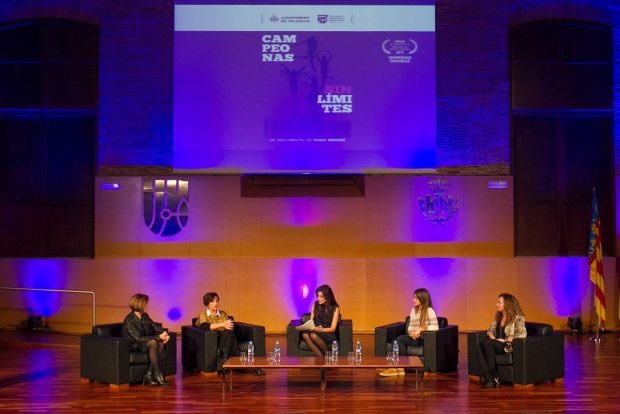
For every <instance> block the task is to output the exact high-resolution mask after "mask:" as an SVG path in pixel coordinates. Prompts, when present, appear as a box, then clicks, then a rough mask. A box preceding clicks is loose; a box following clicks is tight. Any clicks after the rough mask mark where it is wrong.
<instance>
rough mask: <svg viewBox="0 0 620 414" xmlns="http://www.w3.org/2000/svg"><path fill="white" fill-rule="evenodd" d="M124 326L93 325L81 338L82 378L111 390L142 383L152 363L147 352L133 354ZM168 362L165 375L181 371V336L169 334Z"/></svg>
mask: <svg viewBox="0 0 620 414" xmlns="http://www.w3.org/2000/svg"><path fill="white" fill-rule="evenodd" d="M122 329H123V324H122V323H112V324H107V325H96V326H93V329H92V333H91V334H87V335H82V336H81V337H80V377H81V378H82V379H83V381H85V382H86V381H88V382H90V381H99V382H104V383H107V384H110V388H118V387H120V386H122V385H129V383H132V382H140V381H142V377H143V376H144V374H145V373H146V371H147V369H148V366H149V360H148V356H147V354H146V353H145V352H140V351H133V352H129V341H128V340H127V339H124V338H122V337H121V331H122ZM169 334H170V340H169V341H168V342H167V343H166V348H165V349H166V353H165V358H166V359H165V361H163V363H162V364H161V370H162V373H163V375H164V376H169V375H175V374H176V372H177V342H176V340H177V335H176V333H175V332H169Z"/></svg>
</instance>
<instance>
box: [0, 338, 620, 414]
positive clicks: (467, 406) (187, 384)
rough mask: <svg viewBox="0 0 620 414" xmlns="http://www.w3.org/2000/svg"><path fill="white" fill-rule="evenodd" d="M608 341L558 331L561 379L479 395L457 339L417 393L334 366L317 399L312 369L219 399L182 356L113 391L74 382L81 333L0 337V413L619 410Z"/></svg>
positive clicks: (410, 385)
mask: <svg viewBox="0 0 620 414" xmlns="http://www.w3.org/2000/svg"><path fill="white" fill-rule="evenodd" d="M354 338H355V340H357V339H360V340H361V341H362V344H363V351H364V352H365V353H368V352H372V350H373V336H372V335H369V334H363V335H362V334H354ZM606 338H607V341H606V342H604V343H602V344H600V345H596V344H593V343H592V342H590V341H589V335H588V334H582V335H577V336H570V335H566V337H565V359H566V373H565V378H564V381H557V382H556V383H549V382H548V383H543V384H538V385H535V386H534V387H531V388H525V389H524V388H514V387H512V386H511V385H506V384H502V385H501V386H500V387H499V388H495V389H483V388H481V387H480V385H478V384H477V383H475V382H472V381H471V380H470V379H469V377H468V375H467V340H466V339H467V338H466V334H464V333H462V334H460V335H459V349H460V352H459V367H458V371H457V372H453V373H449V374H428V373H427V374H425V376H424V393H423V395H420V393H418V392H416V390H415V378H414V375H413V374H407V375H406V376H404V377H403V376H399V377H391V378H383V377H380V376H379V375H377V372H376V371H374V370H351V369H335V370H333V371H330V372H329V375H328V383H327V389H326V394H325V399H324V400H323V401H322V400H321V391H320V387H319V384H320V374H319V371H318V370H317V372H311V370H295V369H290V370H284V369H283V370H269V371H266V372H265V373H264V374H263V375H260V376H257V375H255V374H254V373H252V372H235V374H234V375H235V386H234V390H233V392H232V394H229V393H226V398H224V399H223V398H222V397H223V394H222V391H223V389H222V378H221V376H220V375H216V374H209V375H200V374H194V373H186V372H183V371H182V368H181V355H180V353H179V354H178V355H177V356H178V363H177V375H176V377H175V378H174V381H173V383H172V384H171V385H170V386H167V387H150V386H142V385H131V386H130V387H129V389H125V390H118V391H112V390H110V389H109V387H108V386H107V385H105V384H99V383H90V384H89V383H81V382H80V377H79V357H80V348H79V336H72V335H58V334H36V335H35V334H30V335H28V334H23V333H18V332H14V331H3V332H2V339H1V340H0V363H1V364H2V367H3V369H2V370H0V412H11V413H15V412H54V413H59V412H62V413H85V412H106V413H121V412H122V413H139V412H149V413H154V412H162V413H173V412H177V413H205V412H217V413H221V412H234V413H240V412H253V413H254V412H280V413H292V412H295V413H302V412H308V413H322V412H342V413H346V412H366V413H369V412H388V411H392V412H413V411H416V412H417V411H421V410H422V411H424V412H476V413H483V412H488V413H496V412H500V411H501V412H503V413H506V412H521V413H522V412H529V413H541V412H545V413H546V412H566V411H575V412H589V411H591V412H617V410H618V408H617V407H618V404H619V403H620V397H619V396H618V394H617V390H618V389H619V386H620V380H619V379H618V372H620V342H619V338H620V335H618V334H617V333H607V334H606ZM276 340H279V341H280V343H281V344H285V343H286V338H285V336H284V335H268V336H267V349H268V350H269V349H272V348H273V344H274V342H275V341H276ZM180 345H181V344H180V339H179V343H178V346H179V349H180ZM283 352H286V349H283Z"/></svg>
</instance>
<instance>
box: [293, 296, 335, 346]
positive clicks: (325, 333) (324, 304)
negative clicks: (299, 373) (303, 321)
mask: <svg viewBox="0 0 620 414" xmlns="http://www.w3.org/2000/svg"><path fill="white" fill-rule="evenodd" d="M316 299H317V300H316V302H314V306H313V307H312V313H311V315H310V319H312V321H313V322H314V328H313V329H312V331H310V332H309V333H308V332H304V333H303V334H302V338H303V339H304V341H306V343H307V344H308V346H309V347H310V349H311V350H312V352H314V353H315V354H316V355H317V356H323V355H324V354H325V352H327V345H328V344H329V345H331V344H332V342H333V341H335V340H336V329H338V324H339V323H340V320H341V315H340V306H338V302H336V298H335V297H334V292H333V291H332V289H331V288H330V287H329V286H328V285H322V286H319V287H318V288H317V289H316Z"/></svg>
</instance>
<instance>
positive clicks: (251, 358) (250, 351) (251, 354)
mask: <svg viewBox="0 0 620 414" xmlns="http://www.w3.org/2000/svg"><path fill="white" fill-rule="evenodd" d="M248 362H249V363H250V364H251V363H253V362H254V342H252V341H250V342H249V343H248Z"/></svg>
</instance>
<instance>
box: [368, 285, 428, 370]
mask: <svg viewBox="0 0 620 414" xmlns="http://www.w3.org/2000/svg"><path fill="white" fill-rule="evenodd" d="M438 329H439V324H438V322H437V314H436V313H435V310H434V309H433V301H432V300H431V295H430V293H428V290H426V289H424V288H420V289H416V290H415V291H414V292H413V308H411V312H410V313H409V326H407V335H400V336H398V338H396V340H397V341H398V354H399V355H402V356H407V346H422V345H423V344H424V338H423V333H424V331H436V330H438ZM404 374H405V370H404V369H403V368H389V369H386V370H384V371H382V372H380V373H379V375H381V376H383V377H391V376H394V375H404Z"/></svg>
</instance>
